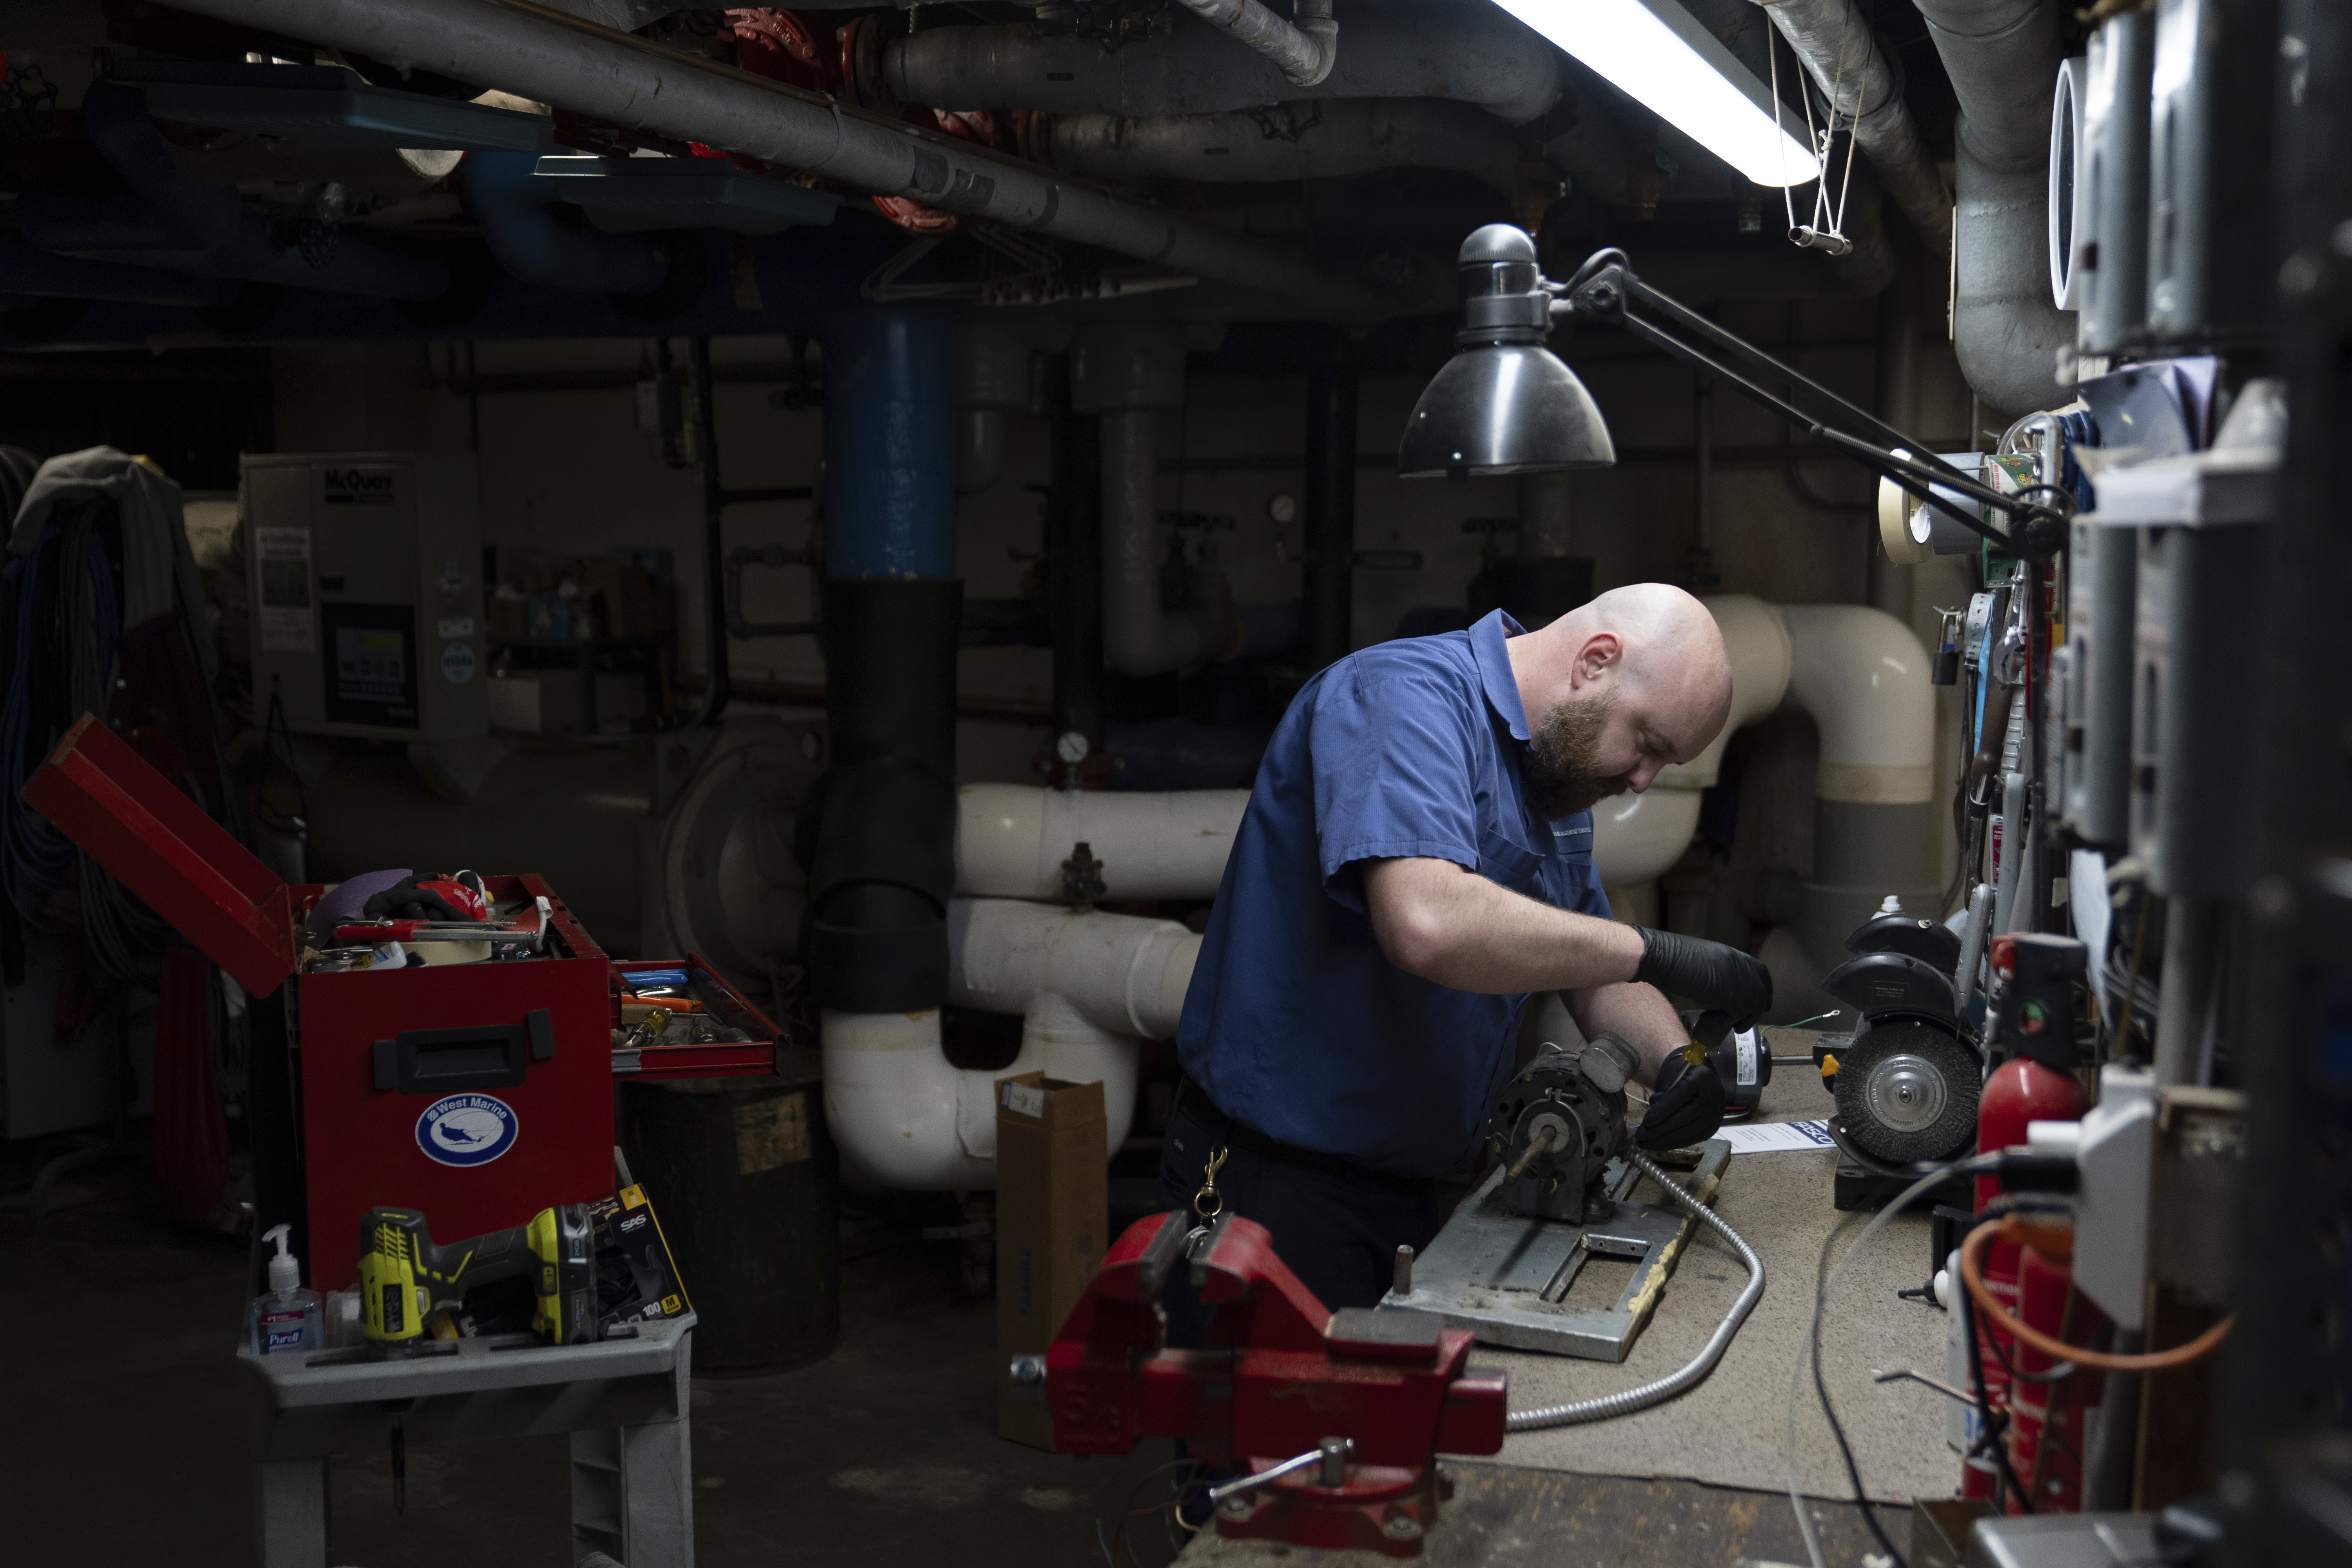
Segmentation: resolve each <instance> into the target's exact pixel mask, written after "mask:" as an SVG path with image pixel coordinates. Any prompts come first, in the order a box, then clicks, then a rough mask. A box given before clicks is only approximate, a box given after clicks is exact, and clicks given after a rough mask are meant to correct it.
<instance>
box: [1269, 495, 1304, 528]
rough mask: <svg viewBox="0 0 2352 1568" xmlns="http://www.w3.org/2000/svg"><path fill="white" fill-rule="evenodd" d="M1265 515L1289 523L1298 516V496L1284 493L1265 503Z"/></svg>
mask: <svg viewBox="0 0 2352 1568" xmlns="http://www.w3.org/2000/svg"><path fill="white" fill-rule="evenodd" d="M1265 515H1266V516H1268V517H1270V518H1272V519H1273V520H1274V521H1276V522H1280V523H1288V522H1291V521H1295V520H1296V519H1297V516H1298V498H1297V497H1296V496H1293V495H1288V494H1284V495H1278V496H1276V497H1275V498H1274V499H1273V500H1270V501H1268V502H1266V503H1265Z"/></svg>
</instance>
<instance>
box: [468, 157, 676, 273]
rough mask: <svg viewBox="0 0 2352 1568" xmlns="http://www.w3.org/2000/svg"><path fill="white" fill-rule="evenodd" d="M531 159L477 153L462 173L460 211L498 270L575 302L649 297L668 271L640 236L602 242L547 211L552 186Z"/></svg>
mask: <svg viewBox="0 0 2352 1568" xmlns="http://www.w3.org/2000/svg"><path fill="white" fill-rule="evenodd" d="M538 163H539V154H537V153H473V154H472V155H471V156H469V157H467V160H466V161H465V163H464V164H463V165H461V167H462V169H463V171H464V172H463V173H462V174H460V175H459V177H458V178H459V184H460V186H461V189H462V192H463V194H464V196H465V199H466V210H467V212H468V213H470V214H471V215H472V216H473V219H474V221H475V223H477V224H478V225H479V226H481V230H482V238H483V239H484V240H486V241H487V242H488V245H489V247H490V254H491V255H492V256H494V257H496V258H498V262H499V266H500V267H502V268H505V269H506V270H507V272H508V273H509V275H510V276H512V277H514V278H517V279H520V280H521V281H523V282H525V283H530V284H535V285H537V286H538V287H540V288H542V289H568V290H570V291H572V292H573V293H579V294H650V293H652V292H653V291H654V290H655V289H658V288H659V287H661V284H662V280H663V279H665V278H667V276H668V275H669V263H668V261H667V258H664V257H663V255H662V253H661V252H660V251H659V250H657V249H656V248H655V247H654V242H653V241H652V240H650V239H648V238H646V237H645V236H644V235H642V234H603V233H599V232H598V231H597V230H595V229H593V228H591V227H589V226H587V225H586V224H585V223H583V222H580V221H578V219H579V215H578V211H577V209H576V208H575V209H572V215H571V221H566V220H565V219H564V218H563V217H562V216H558V214H557V213H556V212H555V211H554V207H555V205H556V203H557V201H558V200H559V197H558V195H557V194H556V193H557V190H558V188H559V187H558V185H557V183H556V182H555V181H552V180H542V179H541V178H540V177H539V176H538V175H537V174H534V173H532V170H533V169H535V168H536V167H537V166H538Z"/></svg>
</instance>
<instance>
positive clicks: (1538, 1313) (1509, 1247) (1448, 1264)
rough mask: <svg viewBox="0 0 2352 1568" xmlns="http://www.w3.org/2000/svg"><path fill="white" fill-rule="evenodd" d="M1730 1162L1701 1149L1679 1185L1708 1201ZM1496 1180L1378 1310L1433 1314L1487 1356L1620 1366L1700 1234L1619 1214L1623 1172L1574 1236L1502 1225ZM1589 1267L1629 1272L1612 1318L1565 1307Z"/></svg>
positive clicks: (1494, 1176)
mask: <svg viewBox="0 0 2352 1568" xmlns="http://www.w3.org/2000/svg"><path fill="white" fill-rule="evenodd" d="M1730 1158H1731V1145H1730V1144H1729V1143H1727V1142H1725V1141H1724V1140H1722V1139H1720V1138H1710V1139H1708V1140H1707V1141H1706V1142H1704V1143H1702V1144H1700V1145H1699V1146H1698V1163H1697V1164H1696V1166H1695V1167H1694V1168H1693V1169H1692V1171H1691V1173H1690V1175H1689V1176H1688V1177H1687V1178H1685V1182H1684V1185H1685V1187H1686V1188H1687V1189H1688V1190H1689V1191H1690V1192H1692V1193H1694V1194H1696V1195H1697V1196H1698V1197H1699V1198H1700V1199H1701V1201H1706V1200H1707V1199H1710V1198H1712V1197H1713V1196H1714V1195H1715V1192H1716V1189H1717V1187H1718V1186H1719V1185H1720V1184H1722V1180H1723V1171H1724V1167H1725V1165H1727V1163H1729V1161H1730ZM1503 1175H1504V1173H1503V1170H1502V1168H1501V1167H1500V1166H1497V1167H1496V1169H1495V1170H1494V1171H1493V1172H1492V1173H1490V1174H1489V1175H1488V1176H1487V1178H1486V1181H1485V1182H1484V1183H1482V1184H1480V1185H1479V1188H1478V1190H1477V1191H1476V1192H1475V1193H1473V1194H1471V1195H1470V1197H1469V1199H1468V1201H1466V1202H1465V1203H1464V1204H1463V1205H1462V1206H1461V1207H1460V1208H1458V1209H1456V1210H1455V1211H1454V1217H1453V1218H1452V1219H1450V1220H1448V1221H1446V1222H1445V1227H1444V1229H1443V1230H1440V1231H1439V1232H1438V1233H1437V1236H1436V1237H1435V1238H1434V1239H1433V1240H1432V1241H1431V1242H1430V1244H1429V1246H1428V1247H1426V1248H1425V1249H1423V1252H1422V1253H1421V1255H1420V1256H1419V1257H1418V1258H1415V1259H1414V1261H1413V1266H1412V1279H1411V1280H1410V1284H1411V1285H1412V1289H1410V1290H1409V1291H1407V1292H1405V1293H1403V1294H1399V1293H1398V1292H1397V1291H1395V1290H1391V1291H1390V1292H1389V1293H1388V1294H1387V1295H1386V1296H1385V1297H1383V1298H1382V1299H1381V1306H1382V1307H1401V1308H1406V1309H1410V1310H1413V1311H1420V1312H1431V1313H1434V1314H1435V1315H1437V1316H1438V1317H1441V1318H1443V1319H1444V1320H1445V1322H1446V1325H1447V1326H1448V1327H1449V1328H1456V1329H1467V1330H1469V1331H1470V1332H1472V1333H1474V1334H1475V1335H1477V1336H1478V1338H1479V1339H1480V1340H1481V1341H1483V1342H1486V1343H1487V1344H1496V1345H1507V1346H1509V1347H1510V1348H1511V1349H1513V1350H1528V1351H1549V1352H1552V1353H1554V1354H1556V1355H1572V1356H1580V1357H1582V1358H1583V1359H1585V1360H1587V1361H1607V1362H1622V1361H1623V1360H1624V1359H1625V1355H1626V1352H1629V1351H1631V1350H1632V1349H1633V1341H1634V1339H1635V1337H1636V1336H1637V1335H1639V1334H1640V1333H1641V1331H1642V1328H1643V1325H1644V1324H1645V1323H1647V1322H1648V1321H1649V1318H1650V1313H1651V1311H1652V1310H1654V1309H1655V1307H1656V1306H1657V1302H1658V1297H1659V1295H1660V1294H1661V1293H1662V1292H1663V1291H1664V1287H1665V1282H1666V1277H1667V1276H1668V1275H1669V1274H1671V1273H1672V1272H1673V1271H1674V1267H1675V1258H1678V1257H1679V1256H1680V1255H1681V1253H1682V1246H1683V1242H1684V1241H1685V1239H1686V1238H1687V1237H1689V1235H1690V1231H1691V1227H1692V1226H1694V1225H1696V1223H1697V1222H1696V1221H1695V1220H1694V1219H1692V1217H1691V1216H1690V1215H1687V1214H1685V1213H1684V1212H1683V1211H1682V1210H1681V1209H1680V1208H1678V1207H1676V1206H1675V1205H1672V1204H1657V1205H1653V1204H1635V1203H1628V1202H1626V1201H1625V1197H1626V1194H1629V1193H1631V1192H1632V1191H1633V1186H1634V1184H1636V1183H1637V1182H1639V1181H1640V1180H1641V1173H1640V1172H1638V1171H1636V1170H1634V1169H1633V1166H1632V1165H1631V1164H1629V1163H1626V1162H1625V1161H1623V1160H1612V1161H1611V1162H1610V1163H1609V1164H1608V1167H1607V1168H1606V1169H1605V1170H1603V1171H1602V1172H1601V1182H1600V1195H1599V1196H1598V1197H1597V1198H1596V1199H1595V1201H1594V1204H1593V1217H1592V1218H1591V1220H1590V1221H1588V1222H1587V1223H1585V1224H1582V1225H1577V1224H1572V1223H1570V1222H1569V1221H1566V1220H1554V1219H1541V1218H1537V1217H1534V1216H1530V1215H1508V1214H1505V1213H1504V1212H1503V1206H1502V1203H1501V1200H1500V1189H1501V1187H1502V1183H1503ZM1596 1256H1597V1257H1602V1258H1628V1259H1631V1260H1633V1262H1634V1264H1635V1265H1636V1267H1635V1268H1634V1269H1633V1278H1632V1279H1628V1280H1627V1281H1626V1282H1625V1288H1624V1289H1623V1290H1622V1291H1621V1292H1619V1294H1618V1297H1617V1302H1616V1305H1614V1306H1613V1307H1610V1308H1607V1309H1600V1308H1592V1307H1570V1306H1569V1305H1568V1304H1567V1298H1568V1293H1569V1288H1570V1286H1571V1285H1573V1284H1574V1283H1575V1282H1576V1277H1577V1275H1578V1274H1579V1273H1580V1272H1581V1271H1582V1270H1583V1268H1584V1265H1585V1264H1586V1262H1588V1261H1589V1260H1590V1259H1591V1258H1594V1257H1596Z"/></svg>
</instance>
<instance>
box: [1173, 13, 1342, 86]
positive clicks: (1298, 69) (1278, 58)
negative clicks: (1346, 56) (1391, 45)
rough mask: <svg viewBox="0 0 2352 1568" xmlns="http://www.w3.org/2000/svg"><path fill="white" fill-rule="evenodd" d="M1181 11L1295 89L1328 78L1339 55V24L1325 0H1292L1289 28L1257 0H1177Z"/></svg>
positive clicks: (1286, 23)
mask: <svg viewBox="0 0 2352 1568" xmlns="http://www.w3.org/2000/svg"><path fill="white" fill-rule="evenodd" d="M1179 3H1180V4H1181V5H1183V7H1184V9H1186V10H1187V11H1190V12H1192V15H1194V16H1198V17H1200V18H1201V20H1202V21H1203V22H1206V23H1207V24H1209V26H1212V27H1214V28H1216V29H1217V31H1219V32H1221V33H1223V34H1224V35H1226V36H1227V37H1231V38H1234V39H1236V40H1238V41H1239V42H1242V43H1244V44H1247V45H1248V46H1249V47H1251V48H1253V49H1255V50H1256V51H1257V52H1258V53H1259V54H1262V55H1264V56H1265V58H1267V59H1269V60H1272V61H1273V62H1274V64H1275V67H1276V69H1278V70H1280V71H1281V72H1282V74H1283V75H1284V76H1286V77H1287V78H1289V79H1290V80H1291V82H1292V83H1293V84H1294V85H1296V86H1298V87H1313V86H1314V85H1315V84H1316V83H1318V82H1319V81H1321V80H1322V79H1324V78H1325V77H1327V76H1329V75H1330V74H1331V66H1332V64H1333V62H1334V61H1336V60H1337V59H1338V58H1339V23H1337V22H1335V21H1333V20H1332V19H1331V0H1297V6H1298V23H1297V26H1292V25H1291V24H1290V23H1288V22H1286V21H1284V20H1283V19H1282V18H1281V17H1279V16H1276V15H1275V14H1274V13H1273V12H1271V11H1269V10H1267V9H1266V8H1265V6H1264V5H1261V4H1259V0H1179Z"/></svg>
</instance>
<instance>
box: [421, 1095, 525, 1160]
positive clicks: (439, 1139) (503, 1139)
mask: <svg viewBox="0 0 2352 1568" xmlns="http://www.w3.org/2000/svg"><path fill="white" fill-rule="evenodd" d="M520 1128H521V1122H520V1121H519V1120H517V1118H516V1116H515V1111H514V1107H513V1106H511V1105H509V1104H508V1103H507V1102H506V1101H505V1100H500V1099H499V1097H498V1096H497V1095H495V1094H453V1095H450V1096H448V1097H447V1098H446V1099H443V1100H435V1101H434V1102H433V1103H432V1104H430V1105H428V1106H426V1107H425V1110H424V1113H423V1114H422V1115H420V1116H418V1117H417V1119H416V1146H417V1147H418V1148H419V1149H422V1150H424V1151H425V1158H426V1159H428V1160H432V1161H435V1162H436V1163H440V1164H444V1165H458V1166H465V1165H487V1164H488V1163H490V1162H491V1161H493V1160H495V1159H497V1158H498V1157H499V1155H501V1154H503V1153H505V1152H507V1151H508V1150H509V1149H511V1148H513V1147H514V1144H515V1135H516V1133H517V1132H518V1131H520Z"/></svg>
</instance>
